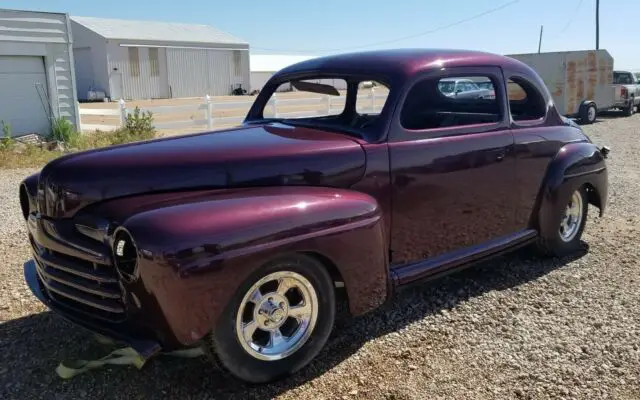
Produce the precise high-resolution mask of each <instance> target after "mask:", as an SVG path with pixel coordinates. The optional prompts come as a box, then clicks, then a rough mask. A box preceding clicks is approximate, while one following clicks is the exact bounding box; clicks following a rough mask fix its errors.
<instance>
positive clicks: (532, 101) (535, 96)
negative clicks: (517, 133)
mask: <svg viewBox="0 0 640 400" xmlns="http://www.w3.org/2000/svg"><path fill="white" fill-rule="evenodd" d="M507 97H508V98H509V109H510V110H511V117H512V118H513V120H514V121H532V120H538V119H541V118H544V116H545V115H546V106H545V101H544V98H543V97H542V94H540V92H539V91H538V90H537V89H536V88H535V87H534V86H533V85H532V84H531V83H529V82H527V81H526V80H524V79H523V78H520V77H512V78H510V79H509V80H508V81H507Z"/></svg>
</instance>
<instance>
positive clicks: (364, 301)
mask: <svg viewBox="0 0 640 400" xmlns="http://www.w3.org/2000/svg"><path fill="white" fill-rule="evenodd" d="M120 229H126V230H127V231H128V232H129V233H130V234H131V235H132V237H133V238H134V240H135V242H136V245H137V247H138V254H139V261H138V274H139V277H140V279H139V281H140V282H141V283H142V284H143V285H144V289H145V291H146V292H147V293H149V295H150V299H149V300H150V302H152V303H154V302H157V304H158V306H159V308H160V309H161V310H162V312H163V314H164V317H165V318H166V321H167V323H168V324H169V326H170V328H171V330H172V331H173V333H174V334H175V337H176V339H177V340H178V341H179V342H180V343H182V344H190V343H192V342H194V341H196V340H198V339H200V338H201V337H203V336H204V335H205V334H206V333H208V332H209V331H210V330H211V329H212V328H213V326H214V324H215V323H216V322H217V320H218V318H219V316H220V314H221V312H222V311H223V309H224V307H225V306H226V305H227V304H228V302H229V300H230V299H231V297H232V296H233V295H234V294H235V291H236V289H237V288H238V287H239V286H240V285H241V284H242V283H243V281H245V280H246V279H247V278H248V276H249V275H250V274H251V273H252V272H254V271H255V270H256V269H258V268H259V267H260V266H262V265H264V263H265V262H267V261H268V260H270V259H273V258H275V257H278V256H281V255H284V254H288V253H291V252H306V253H311V254H318V255H320V256H321V258H322V259H324V260H329V261H330V262H331V263H332V264H333V265H334V266H335V267H336V268H337V270H338V271H339V273H340V275H341V278H342V280H343V281H344V285H345V288H346V291H347V296H348V299H349V308H350V310H351V312H352V313H353V314H356V315H357V314H362V313H364V312H367V311H369V310H371V309H373V308H375V307H377V306H379V305H380V304H381V303H382V302H384V300H386V298H387V295H388V287H387V285H388V269H387V254H388V251H387V246H386V243H385V241H384V237H385V236H384V230H383V221H382V218H381V210H380V208H379V206H378V204H377V202H376V201H375V199H373V198H372V197H370V196H368V195H366V194H363V193H360V192H354V191H350V190H343V189H333V188H310V187H282V188H257V189H243V190H237V191H225V192H224V193H222V194H220V193H218V194H211V193H209V194H207V195H203V196H202V197H199V198H190V199H189V201H188V202H186V203H184V204H178V205H175V204H174V205H171V206H165V207H161V208H157V209H152V210H147V211H144V212H141V213H138V214H135V215H133V216H131V217H130V218H128V219H127V220H126V221H125V222H124V224H123V225H122V227H121V228H120Z"/></svg>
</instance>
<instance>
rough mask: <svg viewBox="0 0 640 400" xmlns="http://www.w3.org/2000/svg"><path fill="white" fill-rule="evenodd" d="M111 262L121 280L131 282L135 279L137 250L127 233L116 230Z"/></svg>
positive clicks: (122, 230) (121, 229)
mask: <svg viewBox="0 0 640 400" xmlns="http://www.w3.org/2000/svg"><path fill="white" fill-rule="evenodd" d="M113 261H114V263H115V266H116V269H117V271H118V273H119V274H120V276H121V277H122V279H124V280H125V281H127V282H132V281H134V280H135V279H136V277H137V273H138V270H137V266H138V248H137V247H136V244H135V241H134V240H133V237H132V236H131V234H129V232H127V231H126V230H125V229H123V228H118V229H117V230H116V232H115V235H114V240H113Z"/></svg>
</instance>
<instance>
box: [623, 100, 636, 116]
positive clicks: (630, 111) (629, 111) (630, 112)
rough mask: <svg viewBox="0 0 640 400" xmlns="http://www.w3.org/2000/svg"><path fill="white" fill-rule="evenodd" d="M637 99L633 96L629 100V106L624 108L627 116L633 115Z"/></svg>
mask: <svg viewBox="0 0 640 400" xmlns="http://www.w3.org/2000/svg"><path fill="white" fill-rule="evenodd" d="M634 103H635V99H634V98H633V97H632V98H631V99H630V100H629V105H627V107H625V108H624V115H625V116H627V117H630V116H632V115H633V111H634V110H635V105H634Z"/></svg>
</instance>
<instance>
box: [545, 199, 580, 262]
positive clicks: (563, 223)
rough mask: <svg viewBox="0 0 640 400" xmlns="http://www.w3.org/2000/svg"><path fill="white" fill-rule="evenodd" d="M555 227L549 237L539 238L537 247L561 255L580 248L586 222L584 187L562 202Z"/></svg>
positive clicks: (551, 253)
mask: <svg viewBox="0 0 640 400" xmlns="http://www.w3.org/2000/svg"><path fill="white" fill-rule="evenodd" d="M561 204H562V207H563V210H562V211H561V212H560V213H558V215H559V218H558V221H557V225H556V226H557V229H556V231H555V235H554V236H553V237H550V238H540V239H539V240H538V249H539V250H540V251H541V252H542V253H544V254H547V255H551V256H556V257H561V256H564V255H567V254H571V253H573V252H575V251H577V250H578V249H579V248H580V239H581V237H582V232H583V231H584V227H585V224H586V222H587V212H588V206H589V203H588V199H587V193H586V190H585V189H584V188H579V189H576V190H575V191H574V192H573V193H571V194H570V195H569V198H568V199H566V201H564V202H562V203H561Z"/></svg>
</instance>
